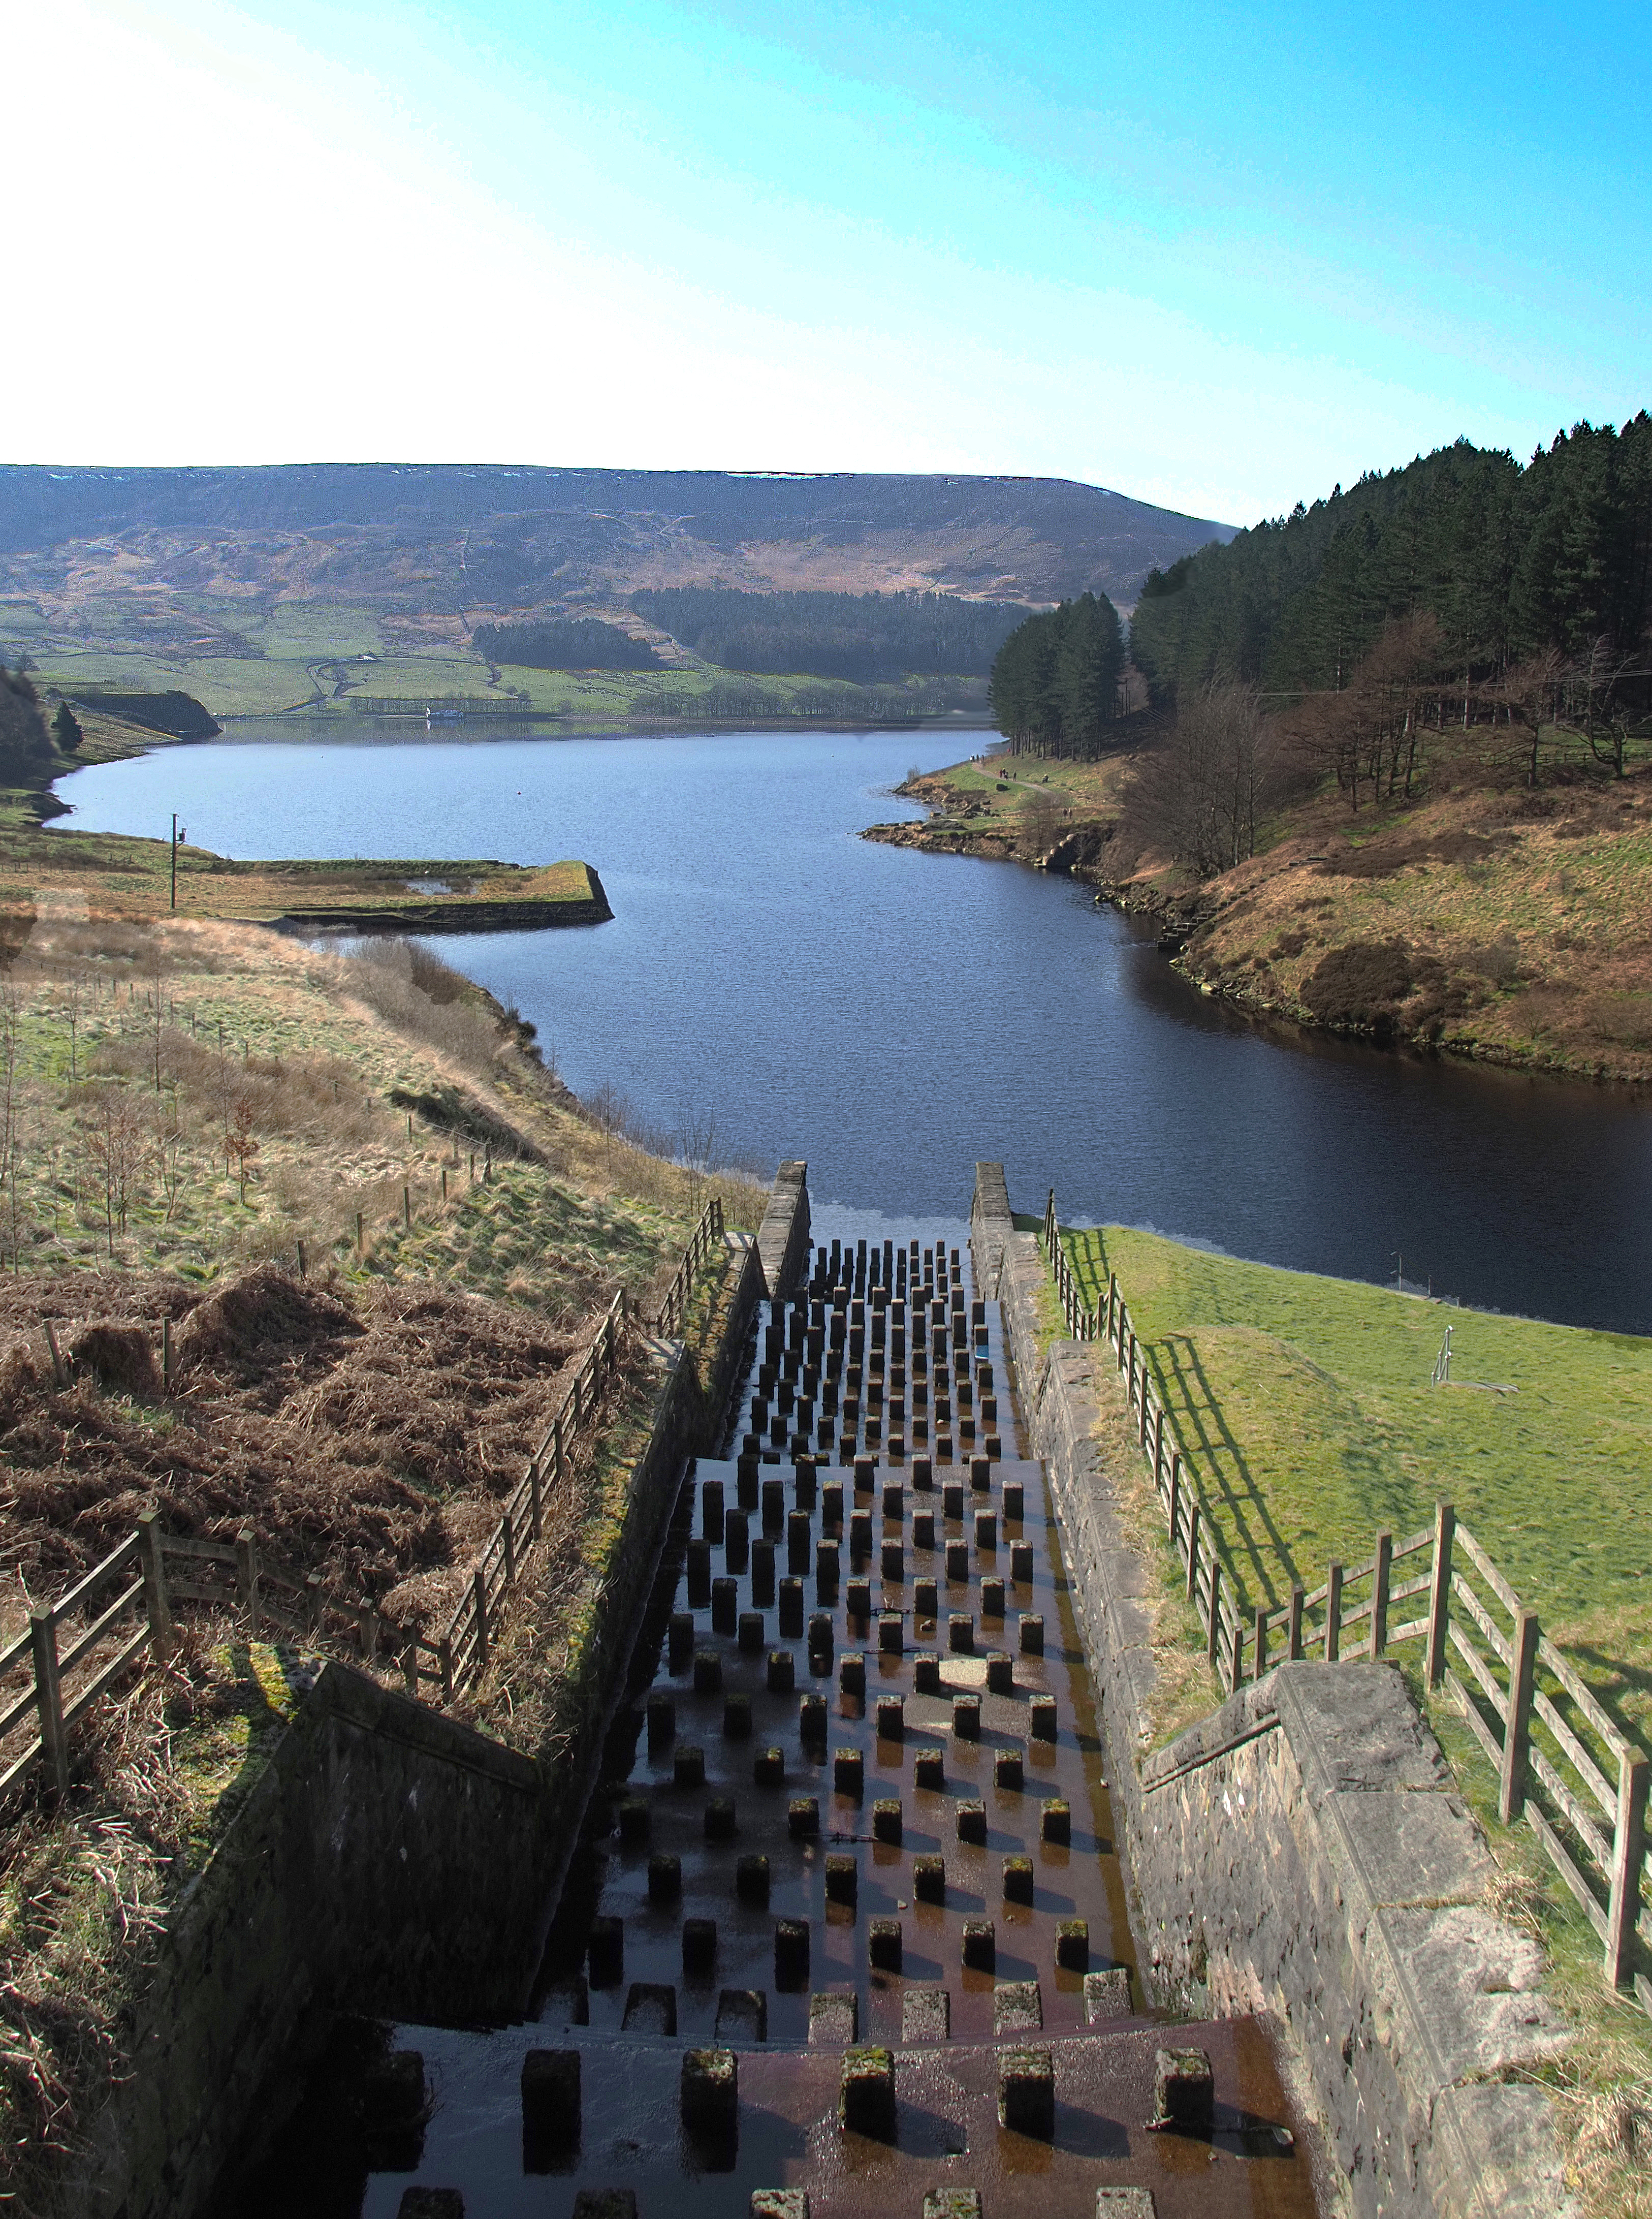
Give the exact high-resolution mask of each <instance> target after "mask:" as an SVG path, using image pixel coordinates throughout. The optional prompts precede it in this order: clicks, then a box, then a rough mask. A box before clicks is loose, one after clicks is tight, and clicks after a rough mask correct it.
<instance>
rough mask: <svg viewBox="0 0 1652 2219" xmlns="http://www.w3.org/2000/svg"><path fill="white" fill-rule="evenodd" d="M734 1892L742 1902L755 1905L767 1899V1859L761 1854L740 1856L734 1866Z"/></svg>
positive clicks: (762, 1903)
mask: <svg viewBox="0 0 1652 2219" xmlns="http://www.w3.org/2000/svg"><path fill="white" fill-rule="evenodd" d="M734 1892H735V1893H736V1895H737V1896H738V1897H739V1899H740V1900H741V1902H742V1903H751V1904H755V1905H758V1906H759V1907H760V1908H761V1907H762V1906H763V1905H767V1901H768V1859H767V1857H762V1856H745V1857H742V1858H741V1859H740V1861H739V1862H738V1863H737V1864H736V1866H735V1868H734Z"/></svg>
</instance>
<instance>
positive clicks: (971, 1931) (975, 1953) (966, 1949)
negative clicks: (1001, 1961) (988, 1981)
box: [963, 1918, 998, 1973]
mask: <svg viewBox="0 0 1652 2219" xmlns="http://www.w3.org/2000/svg"><path fill="white" fill-rule="evenodd" d="M963 1956H964V1962H965V1964H966V1965H967V1966H968V1967H969V1968H970V1970H971V1971H972V1973H990V1972H991V1970H992V1969H993V1967H994V1966H996V1965H997V1961H998V1937H997V1929H996V1928H995V1927H994V1925H993V1924H992V1921H991V1919H990V1918H966V1920H965V1921H964V1937H963Z"/></svg>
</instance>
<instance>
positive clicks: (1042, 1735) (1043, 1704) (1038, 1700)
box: [1027, 1695, 1060, 1741]
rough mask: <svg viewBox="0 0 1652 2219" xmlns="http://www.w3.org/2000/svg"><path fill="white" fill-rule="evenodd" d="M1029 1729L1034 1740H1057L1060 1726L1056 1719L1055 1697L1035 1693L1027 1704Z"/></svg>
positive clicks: (1029, 1733)
mask: <svg viewBox="0 0 1652 2219" xmlns="http://www.w3.org/2000/svg"><path fill="white" fill-rule="evenodd" d="M1027 1731H1028V1735H1029V1736H1030V1737H1031V1738H1032V1739H1033V1740H1034V1741H1055V1740H1057V1739H1059V1735H1060V1728H1059V1725H1058V1724H1057V1721H1056V1706H1055V1697H1054V1696H1053V1695H1034V1698H1033V1700H1032V1701H1031V1702H1030V1703H1029V1704H1028V1706H1027Z"/></svg>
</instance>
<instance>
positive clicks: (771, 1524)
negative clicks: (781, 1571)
mask: <svg viewBox="0 0 1652 2219" xmlns="http://www.w3.org/2000/svg"><path fill="white" fill-rule="evenodd" d="M763 1531H764V1532H765V1533H767V1535H768V1537H769V1538H770V1539H771V1540H778V1539H779V1536H780V1535H781V1534H782V1533H783V1532H785V1531H786V1482H785V1481H784V1480H783V1479H766V1480H765V1481H764V1482H763ZM794 1569H795V1568H794Z"/></svg>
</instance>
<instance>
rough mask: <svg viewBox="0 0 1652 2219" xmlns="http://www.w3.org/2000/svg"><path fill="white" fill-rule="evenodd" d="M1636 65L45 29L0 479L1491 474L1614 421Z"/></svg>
mask: <svg viewBox="0 0 1652 2219" xmlns="http://www.w3.org/2000/svg"><path fill="white" fill-rule="evenodd" d="M1648 47H1649V42H1648V40H1647V39H1646V37H1645V27H1644V22H1643V19H1642V18H1641V17H1640V16H1638V15H1636V16H1633V17H1631V16H1630V13H1629V11H1628V10H1627V9H1621V8H1617V7H1603V8H1599V9H1596V10H1595V11H1593V14H1592V15H1591V16H1588V17H1587V20H1580V19H1579V17H1578V16H1577V15H1576V14H1575V13H1570V14H1562V11H1561V10H1559V9H1535V8H1534V9H1501V10H1499V9H1486V8H1480V9H1472V10H1471V9H1467V8H1458V7H1454V6H1446V7H1438V6H1436V7H1426V8H1425V7H1421V6H1417V7H1406V6H1403V5H1399V6H1392V7H1390V8H1388V9H1385V10H1372V9H1369V8H1365V9H1352V8H1347V9H1341V8H1330V7H1323V8H1321V7H1298V8H1288V7H1281V6H1272V7H1270V6H1257V7H1251V8H1248V9H1243V10H1241V9H1234V8H1227V7H1220V6H1210V5H1205V4H1200V0H1191V3H1190V4H1181V5H1178V6H1177V7H1175V8H1173V9H1157V10H1154V9H1145V8H1142V7H1141V6H1140V5H1137V6H1134V7H1132V8H1130V9H1118V8H1110V7H1106V6H1103V7H1100V8H1097V7H1094V6H1092V7H1091V8H1090V9H1071V8H1069V9H1056V8H1053V7H1046V6H1044V5H1034V6H1025V5H1023V6H1021V7H1018V8H1015V9H1009V8H974V9H972V8H961V7H941V6H932V5H918V6H912V7H909V8H907V9H904V10H902V11H901V12H900V13H898V14H896V13H892V12H889V11H885V10H876V11H874V10H872V9H860V8H851V7H843V6H837V5H810V4H804V5H800V6H793V7H792V8H789V9H785V10H781V9H776V8H774V7H773V6H772V5H770V6H765V7H761V8H760V7H758V6H756V5H747V4H739V3H738V0H736V4H724V5H707V6H699V7H681V6H668V5H661V4H657V0H618V4H605V5H603V6H601V7H597V6H594V5H593V6H585V5H579V4H574V5H556V4H553V5H549V6H546V5H539V6H527V5H505V4H499V0H489V3H488V4H481V5H450V6H446V7H441V8H419V7H406V6H399V7H397V8H395V9H379V8H371V7H367V8H361V7H357V8H351V7H337V6H327V7H322V6H310V5H307V4H292V5H285V6H281V7H272V6H255V7H253V8H251V9H233V8H227V7H224V6H221V5H212V6H208V5H205V4H199V0H175V3H174V4H163V5H160V6H152V7H138V6H127V5H121V4H103V0H59V4H58V5H57V6H54V8H53V9H50V10H44V9H42V10H37V11H34V20H32V21H31V22H28V24H27V25H26V26H24V27H23V28H22V32H21V36H20V38H15V39H14V51H13V56H12V59H13V62H14V65H15V69H16V77H17V81H18V82H20V83H24V84H28V85H30V86H31V87H32V88H33V90H34V95H35V97H34V98H32V99H31V100H30V101H29V102H28V103H27V105H28V115H27V120H26V121H25V123H24V125H23V128H22V135H21V137H20V138H18V139H16V140H14V141H13V143H12V145H11V146H10V148H9V154H8V163H7V166H8V171H9V197H11V198H12V200H13V204H14V205H13V214H14V226H15V227H14V229H13V231H12V244H13V247H14V262H15V264H19V265H21V269H22V274H23V277H24V279H25V283H26V284H27V287H28V295H29V297H30V299H31V301H32V302H33V303H34V305H35V306H36V307H37V308H38V310H39V312H40V313H39V317H38V320H37V323H36V344H35V345H33V346H32V347H30V348H28V350H26V351H25V352H24V357H23V358H22V360H21V361H20V360H19V358H18V353H17V351H16V350H12V351H11V360H10V361H9V364H8V368H7V372H6V382H7V388H8V390H7V393H6V395H5V401H6V406H5V421H6V438H5V441H4V445H3V451H4V454H5V456H6V458H8V459H12V460H17V461H63V462H77V463H87V462H110V463H113V462H151V463H177V462H191V461H193V462H227V461H245V462H258V461H290V460H299V459H345V458H357V457H371V458H377V459H384V458H391V459H419V460H438V461H458V460H480V461H496V462H510V461H516V462H532V463H599V464H616V465H618V464H632V465H645V466H649V467H659V468H695V467H715V468H734V469H929V470H935V469H940V470H960V471H1007V472H1015V473H1036V474H1047V475H1057V476H1063V477H1075V478H1082V479H1085V480H1088V481H1090V482H1095V483H1100V484H1105V485H1109V486H1112V487H1115V488H1117V489H1119V490H1121V491H1123V492H1127V493H1131V494H1137V495H1140V496H1141V497H1143V498H1146V499H1148V500H1158V501H1161V502H1164V503H1165V504H1166V505H1168V506H1171V507H1178V508H1183V509H1188V510H1191V511H1193V512H1194V513H1198V514H1201V515H1205V516H1214V517H1218V518H1221V519H1225V520H1230V521H1233V522H1248V521H1252V520H1254V519H1255V518H1257V517H1258V516H1259V515H1263V514H1270V513H1277V512H1278V511H1280V510H1282V509H1284V508H1288V507H1289V506H1290V505H1291V503H1292V502H1293V501H1295V500H1296V499H1298V498H1299V497H1302V498H1306V499H1308V500H1312V499H1313V498H1314V495H1315V494H1319V493H1321V492H1324V491H1326V490H1328V488H1329V487H1330V486H1331V484H1332V482H1334V481H1336V480H1338V479H1340V480H1343V481H1345V482H1346V481H1347V480H1350V479H1351V478H1353V477H1355V476H1357V475H1358V474H1359V472H1360V471H1361V470H1362V469H1365V468H1369V467H1382V466H1387V465H1388V464H1390V463H1395V462H1402V461H1405V460H1407V459H1408V458H1409V457H1410V456H1411V455H1412V454H1413V453H1415V452H1417V451H1419V450H1426V449H1428V448H1430V447H1433V446H1436V445H1438V444H1442V443H1443V442H1444V441H1447V440H1450V439H1451V438H1455V437H1456V436H1457V435H1458V434H1459V433H1466V434H1467V435H1468V436H1469V437H1470V438H1475V439H1478V440H1481V441H1483V442H1487V443H1490V444H1500V445H1507V446H1510V447H1512V449H1514V451H1516V452H1517V453H1518V454H1521V455H1522V456H1524V455H1525V454H1527V453H1529V452H1530V451H1531V448H1532V446H1533V445H1534V444H1537V442H1538V441H1539V440H1544V439H1547V438H1549V437H1550V435H1551V434H1552V432H1554V431H1555V429H1556V427H1557V426H1561V425H1569V424H1570V423H1572V422H1574V421H1575V420H1577V419H1578V418H1580V417H1584V416H1587V417H1588V418H1590V419H1591V420H1593V421H1596V422H1600V421H1604V420H1613V421H1621V420H1623V419H1624V417H1626V416H1628V415H1629V414H1630V413H1633V412H1634V411H1635V410H1636V408H1638V407H1640V406H1642V405H1643V402H1646V401H1649V399H1652V392H1649V381H1648V379H1647V377H1646V366H1647V362H1648V355H1649V349H1648V345H1647V333H1648V331H1649V327H1652V315H1649V311H1652V221H1649V219H1652V163H1649V162H1648V161H1647V159H1646V158H1645V153H1644V132H1645V123H1644V118H1645V115H1646V113H1647V109H1648V95H1649V91H1652V83H1649V79H1652V62H1649V59H1648ZM92 300H95V301H96V304H97V305H96V313H95V314H87V312H86V308H85V304H86V303H87V302H88V301H92Z"/></svg>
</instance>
